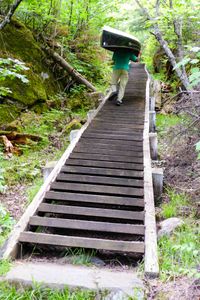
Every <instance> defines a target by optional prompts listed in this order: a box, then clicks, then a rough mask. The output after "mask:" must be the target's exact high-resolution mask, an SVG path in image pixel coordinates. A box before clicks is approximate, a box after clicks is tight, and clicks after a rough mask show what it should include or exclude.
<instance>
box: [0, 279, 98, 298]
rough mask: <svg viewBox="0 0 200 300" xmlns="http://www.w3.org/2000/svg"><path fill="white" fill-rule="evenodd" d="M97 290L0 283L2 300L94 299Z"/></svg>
mask: <svg viewBox="0 0 200 300" xmlns="http://www.w3.org/2000/svg"><path fill="white" fill-rule="evenodd" d="M95 295H96V292H94V291H89V290H80V289H76V290H69V289H68V288H64V289H63V290H56V289H55V290H53V289H50V288H45V287H42V286H40V285H39V284H36V283H35V284H34V286H33V288H25V287H23V286H21V285H20V286H19V287H15V286H13V285H9V284H8V283H5V282H1V283H0V300H38V299H40V300H47V299H48V300H94V299H95Z"/></svg>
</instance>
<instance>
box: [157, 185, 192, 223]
mask: <svg viewBox="0 0 200 300" xmlns="http://www.w3.org/2000/svg"><path fill="white" fill-rule="evenodd" d="M167 194H168V196H169V202H168V203H163V204H162V205H161V208H162V212H161V216H162V217H163V218H165V219H167V218H172V217H176V216H178V215H179V211H180V208H181V207H182V206H186V205H189V199H188V197H187V195H186V194H184V193H180V194H178V193H176V192H175V191H173V190H168V191H167Z"/></svg>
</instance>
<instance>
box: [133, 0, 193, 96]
mask: <svg viewBox="0 0 200 300" xmlns="http://www.w3.org/2000/svg"><path fill="white" fill-rule="evenodd" d="M135 2H136V3H137V5H138V6H139V7H140V8H141V10H142V12H143V14H144V15H145V16H146V17H147V19H148V20H149V21H152V28H153V32H152V34H153V35H154V36H155V38H156V39H157V41H158V42H159V44H160V45H161V47H162V49H163V50H164V52H165V54H166V56H167V57H168V59H169V62H170V64H171V66H172V67H173V68H174V69H175V72H176V74H177V76H178V78H179V79H180V81H181V83H182V86H183V89H184V90H186V91H187V90H188V86H189V80H188V77H187V74H186V72H184V71H183V70H182V69H181V68H180V67H176V65H177V62H176V58H175V56H174V54H173V52H172V51H171V49H170V48H169V45H168V43H167V41H166V40H165V39H164V37H163V34H162V32H161V30H160V28H159V26H158V23H157V22H156V18H157V17H158V14H159V5H160V1H159V0H157V1H156V18H153V17H151V15H150V13H149V12H148V10H147V9H146V8H145V7H144V6H143V5H142V4H141V1H138V0H135ZM174 22H175V23H174V30H175V32H176V34H177V36H178V39H179V40H178V42H179V47H180V43H181V34H180V28H179V27H178V23H177V22H176V21H174ZM179 50H180V48H179ZM180 53H181V51H179V57H180ZM175 67H176V68H175Z"/></svg>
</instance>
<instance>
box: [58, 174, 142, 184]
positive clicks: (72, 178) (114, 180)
mask: <svg viewBox="0 0 200 300" xmlns="http://www.w3.org/2000/svg"><path fill="white" fill-rule="evenodd" d="M56 180H57V181H65V182H82V183H84V182H85V183H98V184H106V185H117V186H131V187H143V185H144V182H143V180H141V179H140V180H138V179H129V178H120V177H107V176H91V175H80V174H65V173H60V174H59V175H58V176H57V178H56Z"/></svg>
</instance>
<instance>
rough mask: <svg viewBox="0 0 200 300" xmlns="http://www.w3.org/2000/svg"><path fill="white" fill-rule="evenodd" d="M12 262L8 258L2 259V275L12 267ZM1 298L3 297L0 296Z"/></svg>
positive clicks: (0, 272)
mask: <svg viewBox="0 0 200 300" xmlns="http://www.w3.org/2000/svg"><path fill="white" fill-rule="evenodd" d="M11 265H12V264H11V262H10V260H8V259H0V276H3V275H5V274H6V273H8V271H9V270H10V268H11ZM0 299H1V298H0Z"/></svg>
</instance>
